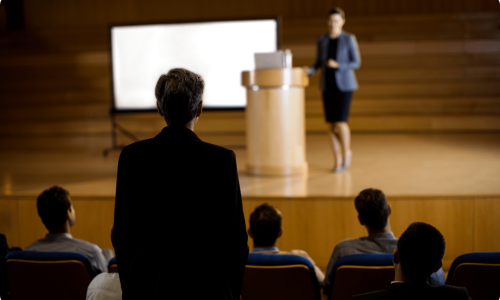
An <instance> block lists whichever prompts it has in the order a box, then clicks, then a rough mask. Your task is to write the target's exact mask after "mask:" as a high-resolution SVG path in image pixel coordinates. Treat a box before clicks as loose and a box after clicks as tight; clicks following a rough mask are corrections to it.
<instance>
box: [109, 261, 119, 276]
mask: <svg viewBox="0 0 500 300" xmlns="http://www.w3.org/2000/svg"><path fill="white" fill-rule="evenodd" d="M108 273H118V266H117V264H116V257H113V258H112V259H111V260H110V261H109V263H108Z"/></svg>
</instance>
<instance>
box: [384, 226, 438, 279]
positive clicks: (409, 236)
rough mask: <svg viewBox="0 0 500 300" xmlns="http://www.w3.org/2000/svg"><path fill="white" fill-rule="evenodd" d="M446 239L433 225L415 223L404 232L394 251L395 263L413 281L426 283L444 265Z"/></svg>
mask: <svg viewBox="0 0 500 300" xmlns="http://www.w3.org/2000/svg"><path fill="white" fill-rule="evenodd" d="M445 247H446V245H445V241H444V237H443V235H442V234H441V232H439V230H437V229H436V228H435V227H433V226H432V225H429V224H426V223H422V222H415V223H412V224H411V225H410V226H409V227H408V228H407V229H406V230H405V232H403V234H402V235H401V237H400V238H399V240H398V248H397V249H396V250H395V251H394V263H395V264H401V270H402V271H403V274H404V275H405V276H406V277H407V278H408V279H410V280H411V281H425V280H427V279H428V278H429V276H431V274H432V273H433V272H436V271H437V270H439V268H441V266H442V265H443V262H442V259H443V256H444V250H445Z"/></svg>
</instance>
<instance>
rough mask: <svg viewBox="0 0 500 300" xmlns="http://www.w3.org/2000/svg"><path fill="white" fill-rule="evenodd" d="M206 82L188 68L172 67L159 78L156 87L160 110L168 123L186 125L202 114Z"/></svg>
mask: <svg viewBox="0 0 500 300" xmlns="http://www.w3.org/2000/svg"><path fill="white" fill-rule="evenodd" d="M204 87H205V82H204V81H203V78H201V76H200V75H198V74H195V73H193V72H191V71H188V70H186V69H172V70H170V71H168V73H167V74H163V75H161V76H160V78H159V79H158V82H157V83H156V88H155V96H156V101H157V103H156V104H157V107H158V112H159V113H160V115H162V116H163V117H164V118H165V121H166V122H167V125H180V126H183V125H186V124H187V123H189V122H191V120H193V119H194V118H196V117H199V116H200V114H201V108H202V99H201V96H202V94H203V89H204Z"/></svg>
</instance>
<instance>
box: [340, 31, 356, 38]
mask: <svg viewBox="0 0 500 300" xmlns="http://www.w3.org/2000/svg"><path fill="white" fill-rule="evenodd" d="M342 33H343V34H344V35H345V36H347V37H352V36H356V35H354V34H353V33H349V32H345V31H342Z"/></svg>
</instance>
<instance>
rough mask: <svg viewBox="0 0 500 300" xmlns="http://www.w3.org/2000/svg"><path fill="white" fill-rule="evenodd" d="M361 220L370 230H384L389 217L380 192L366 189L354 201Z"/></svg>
mask: <svg viewBox="0 0 500 300" xmlns="http://www.w3.org/2000/svg"><path fill="white" fill-rule="evenodd" d="M354 205H355V206H356V210H357V211H358V214H359V216H360V217H361V220H362V221H363V222H364V223H365V224H366V225H367V226H368V227H370V228H371V229H374V230H380V229H384V227H385V226H386V225H387V218H388V217H389V205H388V204H387V199H386V198H385V195H384V193H383V192H382V191H381V190H377V189H366V190H363V191H361V193H359V195H358V196H357V197H356V199H354Z"/></svg>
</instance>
